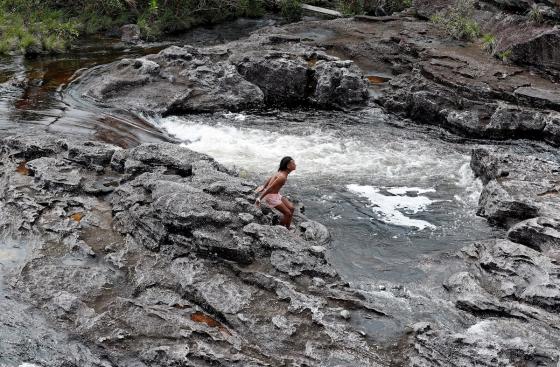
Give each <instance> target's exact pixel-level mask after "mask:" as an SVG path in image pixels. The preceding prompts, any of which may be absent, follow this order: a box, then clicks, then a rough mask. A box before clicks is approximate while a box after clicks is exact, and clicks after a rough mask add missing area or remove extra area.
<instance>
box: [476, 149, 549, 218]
mask: <svg viewBox="0 0 560 367" xmlns="http://www.w3.org/2000/svg"><path fill="white" fill-rule="evenodd" d="M471 167H472V169H473V171H474V172H475V174H476V175H477V176H479V177H481V179H482V181H483V182H484V184H485V186H484V189H483V190H482V194H481V196H480V200H479V209H478V214H480V215H482V216H484V217H486V218H488V219H489V220H490V221H493V222H497V223H500V224H502V225H505V226H506V227H510V226H512V225H514V224H515V223H517V222H519V221H522V220H526V219H530V218H534V217H537V216H548V217H552V218H556V217H557V216H558V210H560V197H559V196H558V189H557V188H556V182H557V172H558V169H559V168H558V167H559V165H558V164H557V163H555V162H553V161H547V160H544V159H541V158H538V157H532V156H527V155H520V154H515V153H511V152H500V151H497V150H493V149H487V148H477V149H474V150H473V152H472V159H471Z"/></svg>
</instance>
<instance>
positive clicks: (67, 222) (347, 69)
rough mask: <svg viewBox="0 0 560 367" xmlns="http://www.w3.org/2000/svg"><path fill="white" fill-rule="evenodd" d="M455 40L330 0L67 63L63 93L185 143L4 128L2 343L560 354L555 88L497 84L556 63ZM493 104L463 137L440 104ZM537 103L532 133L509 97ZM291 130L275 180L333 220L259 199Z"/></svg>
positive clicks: (30, 356) (142, 353)
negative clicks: (330, 6)
mask: <svg viewBox="0 0 560 367" xmlns="http://www.w3.org/2000/svg"><path fill="white" fill-rule="evenodd" d="M462 45H463V46H464V47H463V46H460V45H459V46H458V44H457V41H453V40H450V39H449V38H447V36H446V35H445V34H444V33H443V31H442V30H441V29H439V28H437V27H435V26H434V25H433V24H432V23H430V22H426V21H422V20H419V19H414V18H410V17H406V16H405V17H390V18H387V17H382V18H361V19H360V18H357V19H339V20H332V21H316V22H305V23H299V24H298V23H296V24H292V25H286V26H281V27H278V26H274V27H266V28H263V29H260V30H258V31H256V32H255V33H254V34H253V35H251V36H250V37H249V38H247V39H242V40H238V41H234V42H230V43H224V44H220V45H214V46H208V45H196V46H185V47H178V46H173V47H169V48H165V49H163V50H161V51H160V50H155V51H156V52H157V53H154V54H152V55H148V56H142V55H138V56H132V57H128V58H126V59H125V60H116V61H114V62H111V63H109V64H106V65H100V66H96V67H94V68H90V69H88V70H86V71H82V72H80V73H79V74H78V75H77V76H76V77H75V78H72V80H73V82H72V84H71V85H70V86H68V87H66V88H64V89H63V91H62V94H63V96H64V98H69V97H71V98H72V99H73V100H75V101H78V102H80V103H82V105H83V106H87V108H89V109H90V110H91V111H96V112H97V113H98V112H99V111H116V110H117V108H121V109H122V107H125V108H126V111H122V112H126V113H128V114H129V115H128V116H130V114H133V115H134V114H136V116H137V117H141V118H142V121H144V123H147V124H151V125H150V126H151V127H152V128H153V129H154V130H157V131H159V132H160V133H163V134H162V136H163V137H165V138H170V137H172V136H173V137H174V138H175V139H177V142H181V143H182V145H184V146H183V147H181V146H180V145H179V144H169V143H151V144H140V145H138V143H142V141H141V140H142V137H141V136H139V137H138V136H137V138H138V140H139V141H136V142H134V143H131V144H128V145H126V144H123V146H124V147H125V148H126V149H121V148H120V147H117V146H115V145H113V144H106V143H101V142H99V140H105V139H104V138H105V137H104V136H95V140H97V141H87V140H88V139H84V138H81V139H80V138H77V139H75V138H72V137H68V136H65V134H61V133H54V134H45V133H44V132H42V133H40V134H33V133H29V132H28V133H26V134H18V135H16V134H13V131H12V132H10V131H9V130H7V131H5V133H6V135H10V136H9V137H4V138H3V139H2V140H1V141H0V145H1V146H2V153H1V155H0V160H1V162H2V165H1V168H2V174H1V175H0V179H1V180H3V185H2V187H3V190H2V192H1V194H2V196H1V213H2V214H1V215H0V225H1V226H2V229H3V233H5V234H6V235H7V237H6V238H5V239H4V240H3V241H2V242H1V243H0V244H1V247H0V249H1V250H2V251H1V252H0V254H1V256H0V259H2V261H1V265H2V267H3V269H6V272H5V273H3V274H5V275H4V278H3V279H2V282H0V284H1V285H0V287H2V288H0V307H1V308H2V309H3V310H5V312H4V313H3V314H2V316H0V333H1V334H2V335H6V336H7V339H6V340H9V343H6V344H5V345H2V346H0V348H4V349H3V350H1V349H0V352H1V353H0V355H1V356H2V357H4V356H7V357H4V358H5V359H6V362H4V361H3V360H0V362H3V363H6V364H8V365H14V366H20V365H21V364H22V363H24V362H25V363H33V364H36V365H44V366H51V365H52V366H59V365H63V364H64V363H70V364H74V365H86V366H109V365H114V366H121V365H139V366H169V365H175V364H191V365H195V366H197V365H200V366H204V365H208V364H209V363H212V364H216V365H224V366H248V365H249V366H261V365H262V366H264V365H274V366H276V365H278V366H281V365H287V364H292V365H310V366H331V365H332V366H340V365H343V366H356V365H360V366H362V365H363V366H395V365H397V366H436V365H445V366H473V367H474V366H481V365H487V366H503V367H506V366H508V367H509V366H512V365H531V364H538V365H543V366H550V367H555V366H556V365H557V364H558V361H559V358H560V355H559V354H558V350H560V340H559V339H558V329H559V328H560V326H559V325H560V320H558V317H557V315H556V311H557V309H558V302H559V297H558V290H559V289H560V285H559V284H558V279H557V276H556V274H558V272H560V269H559V268H558V244H559V243H560V242H559V240H558V238H559V236H558V232H559V231H560V226H559V225H558V223H559V222H560V218H557V215H558V214H557V213H558V209H559V208H558V205H559V203H558V190H557V181H558V180H559V178H558V172H559V169H558V167H559V162H560V159H559V158H558V153H557V149H556V148H554V147H553V146H551V145H550V144H549V142H550V143H553V144H554V139H550V136H551V135H550V133H549V131H550V129H551V126H552V127H553V126H554V123H551V122H548V121H549V120H548V118H549V117H550V116H552V115H553V114H554V113H555V109H554V108H550V106H554V104H553V102H554V101H551V102H548V104H547V105H541V107H540V108H539V107H536V106H533V105H529V104H527V103H526V102H525V101H524V100H523V99H519V100H515V99H512V98H506V97H508V96H509V95H510V94H512V93H513V94H514V95H515V92H516V91H517V90H518V89H519V88H539V89H540V90H545V91H547V93H549V94H550V93H554V88H555V86H556V84H555V80H554V79H553V77H554V73H553V68H550V66H546V65H545V66H546V67H545V68H542V67H541V68H540V69H533V71H532V72H531V71H528V69H527V68H526V67H521V66H515V65H504V64H502V63H501V61H499V60H497V59H495V58H494V57H492V56H491V55H488V54H485V53H484V51H482V50H480V49H479V48H476V47H472V45H464V44H462ZM461 60H462V61H461ZM465 60H476V61H477V64H474V67H475V70H476V71H477V73H474V74H473V76H472V77H470V78H467V77H466V76H465V75H470V74H468V73H467V71H469V70H471V69H469V65H467V64H466V61H465ZM463 61H464V63H463ZM459 64H460V65H459ZM541 66H542V65H541ZM435 68H437V71H438V72H439V73H438V74H437V75H438V77H431V76H432V75H435V74H436V73H435V72H434V71H433V70H434V69H435ZM441 70H448V71H449V72H441ZM481 70H483V71H488V72H487V73H486V74H484V75H482V74H480V71H481ZM498 70H501V71H503V72H504V74H499V73H497V71H498ZM536 70H538V71H539V72H536ZM430 71H431V73H430ZM471 71H472V70H471ZM549 71H551V72H549ZM510 72H511V73H510ZM481 75H482V76H481ZM123 76H126V78H122V77H123ZM459 76H462V77H463V78H464V79H459ZM478 77H480V78H481V80H483V81H482V82H481V83H482V84H480V83H479V84H477V79H476V78H478ZM119 78H121V79H119ZM457 80H458V81H457ZM465 80H466V81H465ZM521 80H524V81H525V85H523V84H522V82H521ZM405 81H408V84H405ZM473 85H476V86H478V87H479V88H480V89H474V87H473ZM481 86H484V88H482V87H481ZM15 87H16V88H17V86H15ZM241 87H243V88H241ZM543 88H544V89H543ZM546 88H549V89H546ZM523 90H525V89H521V91H523ZM169 91H172V92H173V93H171V92H169ZM216 91H220V96H219V97H220V98H216V95H215V92H216ZM476 91H478V92H480V93H475V92H476ZM431 92H433V93H431ZM517 92H519V91H517ZM166 93H167V94H166ZM452 93H453V95H454V97H455V99H454V100H452V101H451V102H456V105H447V104H439V103H438V100H437V99H435V98H436V97H438V96H449V95H450V94H452ZM164 94H166V95H173V96H174V98H173V100H172V101H171V99H169V98H161V96H162V95H164ZM517 94H519V93H517ZM545 94H546V93H545ZM422 96H424V97H425V98H424V99H422V98H421V97H422ZM398 97H402V99H399V98H398ZM170 101H171V103H170ZM194 101H196V102H197V103H194ZM387 101H395V103H394V104H395V106H401V107H402V109H401V110H399V109H396V108H395V109H393V108H392V107H391V106H392V104H391V103H390V102H387ZM417 101H420V102H418V105H420V106H428V105H429V106H432V107H433V108H430V109H428V108H424V109H422V110H421V111H422V113H418V114H413V113H411V111H414V110H413V109H411V108H410V106H409V105H408V104H407V103H416V102H417ZM446 101H447V100H446ZM473 101H474V102H476V103H474V104H470V103H471V102H473ZM397 102H402V103H401V104H397ZM451 102H450V103H451ZM248 103H249V104H250V106H251V108H252V109H251V110H249V111H247V110H246V108H247V104H248ZM253 103H254V104H253ZM504 103H505V107H504V108H503V109H502V110H500V111H502V112H503V110H505V111H509V112H510V114H509V115H504V116H506V117H504V118H503V119H502V120H501V121H503V122H504V123H503V124H502V125H499V126H498V127H496V124H497V123H496V120H495V119H496V118H497V117H495V118H494V120H493V122H492V121H490V122H492V124H491V125H484V124H483V123H487V122H489V121H486V120H485V119H482V120H481V122H480V124H481V125H475V127H477V128H476V129H474V131H476V133H473V134H471V133H470V132H469V130H468V129H466V128H465V126H466V125H461V124H455V125H453V124H452V123H451V122H452V121H451V120H447V119H446V120H445V121H443V120H441V119H439V118H440V117H441V116H442V115H443V116H451V115H456V114H460V113H462V112H469V113H470V114H475V113H479V112H480V111H481V110H483V109H480V110H479V109H476V108H474V107H473V106H480V105H482V106H484V108H488V109H490V108H498V107H501V106H503V105H504ZM450 106H451V107H455V108H457V107H458V106H462V109H460V110H447V109H449V108H451V107H450ZM513 109H515V112H512V111H513ZM70 110H71V109H70ZM233 110H237V111H236V112H232V111H233ZM446 110H447V112H446ZM418 111H420V109H418ZM388 112H393V114H391V113H388ZM498 112H499V111H494V113H493V114H492V116H499V115H500V114H499V113H498ZM64 113H65V114H66V113H71V112H64ZM536 113H539V114H540V116H541V117H542V118H543V120H544V121H545V122H544V125H543V126H542V129H541V128H539V129H533V130H531V131H530V133H528V134H523V133H522V132H523V131H524V130H523V129H522V127H520V126H521V125H519V124H515V121H517V120H514V119H513V118H514V117H516V116H518V115H519V116H534V114H536ZM160 114H164V115H166V116H161V115H160ZM119 116H121V117H122V116H126V114H121V115H119ZM405 116H406V117H411V118H412V119H405V118H403V117H405ZM122 121H126V119H125V118H123V120H122ZM453 121H454V120H453ZM523 121H525V120H523ZM506 122H509V123H506ZM97 123H98V122H95V124H97ZM115 123H117V124H118V121H116V122H115ZM54 125H56V124H54ZM99 126H103V125H102V124H99ZM333 126H334V127H333ZM547 126H548V128H547ZM121 127H125V125H121ZM545 128H546V130H545ZM159 129H161V130H159ZM123 130H124V132H125V133H126V130H127V129H126V128H124V129H123ZM47 131H48V130H47ZM51 132H52V131H51ZM74 132H75V133H76V131H74ZM76 135H78V134H76ZM113 138H114V137H113ZM105 141H106V140H105ZM368 144H369V145H368ZM287 149H291V150H293V151H295V152H296V153H297V154H298V156H296V157H295V158H296V160H298V168H299V169H298V171H296V172H295V175H294V176H293V178H292V177H291V178H290V182H294V183H298V181H299V182H300V183H301V184H302V186H296V187H289V186H288V187H286V190H287V191H288V190H291V191H292V193H294V192H296V193H299V195H297V196H296V198H297V199H299V203H298V208H302V205H303V206H304V207H305V214H306V216H308V217H309V218H313V219H317V218H321V220H322V221H323V218H324V219H325V223H328V224H329V228H331V229H333V230H330V231H329V229H328V228H326V227H324V226H323V225H320V224H318V223H317V222H314V221H313V220H310V219H308V218H306V217H304V216H303V215H298V218H297V221H296V227H295V230H294V231H292V232H288V231H286V230H284V229H282V228H280V227H278V226H275V225H274V224H275V223H277V221H278V218H277V216H276V215H275V214H274V213H272V212H270V211H268V210H266V209H265V210H264V211H260V210H257V209H256V208H255V207H254V206H253V202H252V194H251V193H252V190H253V188H254V187H255V186H256V183H255V182H254V181H253V177H254V176H255V175H256V176H259V177H258V178H262V177H260V175H264V174H265V173H266V172H268V171H269V170H273V169H274V167H270V169H269V168H268V167H267V168H266V170H262V171H259V168H258V167H262V165H263V162H262V161H263V160H266V161H268V160H273V157H274V156H275V155H276V154H281V153H282V154H281V155H283V153H284V152H285V151H286V150H287ZM204 153H208V154H204ZM299 156H302V157H304V158H303V159H302V160H301V161H299ZM469 164H470V167H471V168H472V172H471V169H470V168H469ZM332 171H334V174H333V173H332ZM298 174H300V175H301V176H300V177H298V176H297V175H298ZM474 174H476V175H477V176H478V177H480V181H479V182H477V181H476V180H474V177H473V175H474ZM302 194H304V196H303V195H302ZM300 211H301V210H300ZM475 211H476V212H477V213H478V214H479V215H480V216H482V217H483V218H486V219H488V223H489V226H488V225H486V224H482V223H481V222H483V218H481V217H478V218H475V217H474V214H475ZM454 216H456V217H454ZM454 221H455V222H454ZM337 223H338V224H337ZM446 232H452V234H451V235H450V234H448V233H446ZM389 234H390V235H389ZM440 236H443V237H440ZM445 236H447V237H445ZM446 241H448V243H446ZM467 241H468V243H467V244H466V246H465V243H466V242H467ZM368 266H370V268H368ZM368 274H369V275H370V276H369V277H368ZM353 275H356V276H355V278H352V276H353ZM2 297H4V298H2ZM25 307H28V308H29V310H30V312H28V313H25V315H23V314H22V313H17V312H15V311H14V310H15V309H17V310H19V309H21V308H25ZM14 319H15V320H16V322H15V324H16V326H13V325H14V321H13V320H14ZM45 335H51V336H52V337H51V338H45ZM29 339H31V340H33V346H32V347H27V348H23V346H24V345H25V346H27V345H28V344H26V343H28V342H27V341H28V340H29ZM62 346H63V347H64V348H62Z"/></svg>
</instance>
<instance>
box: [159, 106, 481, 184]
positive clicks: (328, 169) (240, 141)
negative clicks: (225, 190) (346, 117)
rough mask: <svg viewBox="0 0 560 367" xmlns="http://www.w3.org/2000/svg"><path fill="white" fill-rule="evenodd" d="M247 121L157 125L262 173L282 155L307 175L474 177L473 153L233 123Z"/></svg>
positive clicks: (401, 179)
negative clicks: (470, 162) (282, 130)
mask: <svg viewBox="0 0 560 367" xmlns="http://www.w3.org/2000/svg"><path fill="white" fill-rule="evenodd" d="M245 119H246V116H244V115H241V114H227V115H226V117H225V118H224V121H223V122H218V123H216V124H208V123H207V122H205V121H204V120H203V119H201V120H198V119H197V118H196V117H190V118H181V117H168V118H164V119H161V120H159V121H158V122H157V123H158V124H159V125H160V126H161V127H162V128H163V129H165V130H166V131H167V132H168V133H169V134H170V135H172V136H174V137H177V138H178V139H180V140H182V141H184V145H185V146H187V147H188V148H190V149H192V150H195V151H198V152H202V153H206V154H209V155H210V156H212V157H214V158H215V159H217V160H218V161H219V162H221V163H223V164H225V165H227V166H230V167H242V168H244V169H247V170H249V171H252V172H257V173H267V172H272V171H273V170H274V169H275V168H276V166H277V164H278V162H279V161H280V158H282V157H283V156H286V155H290V156H292V157H293V158H294V159H295V160H296V162H297V163H298V169H297V171H296V172H295V174H296V175H297V176H303V177H317V176H342V175H349V176H351V177H359V178H370V179H371V180H372V182H376V183H377V182H383V181H384V182H386V183H389V184H390V183H395V182H396V183H400V184H410V183H413V184H414V183H418V182H419V181H418V180H420V181H422V180H426V179H427V180H430V179H431V178H432V177H435V176H440V175H442V174H448V175H450V176H452V177H451V178H455V180H456V181H457V183H458V185H472V184H473V181H474V180H473V176H472V174H470V175H465V174H464V172H461V170H463V168H462V167H463V166H465V165H466V168H467V169H469V168H468V162H469V160H470V157H469V156H468V155H465V154H459V153H454V152H442V151H441V149H438V147H435V146H433V145H432V144H430V143H429V142H424V141H420V140H417V141H415V140H386V139H385V137H383V136H375V135H373V136H364V137H363V139H361V137H360V136H350V137H341V136H340V131H328V130H321V131H318V132H312V133H308V132H305V133H299V134H290V133H284V132H277V131H269V130H266V126H263V127H262V128H261V127H259V128H253V127H243V126H234V125H231V124H229V123H228V120H233V121H245ZM443 154H446V156H445V159H442V155H443ZM469 171H470V169H469ZM463 180H468V182H463ZM402 186H405V185H402Z"/></svg>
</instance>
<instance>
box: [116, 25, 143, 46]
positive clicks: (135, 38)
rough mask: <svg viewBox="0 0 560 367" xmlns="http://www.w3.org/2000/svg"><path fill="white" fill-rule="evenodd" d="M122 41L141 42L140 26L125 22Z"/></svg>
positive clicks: (122, 28)
mask: <svg viewBox="0 0 560 367" xmlns="http://www.w3.org/2000/svg"><path fill="white" fill-rule="evenodd" d="M120 31H121V41H123V42H126V43H138V42H140V36H141V32H140V27H139V26H138V25H137V24H125V25H123V26H122V27H121V29H120Z"/></svg>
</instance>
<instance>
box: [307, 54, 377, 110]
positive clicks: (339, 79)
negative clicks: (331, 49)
mask: <svg viewBox="0 0 560 367" xmlns="http://www.w3.org/2000/svg"><path fill="white" fill-rule="evenodd" d="M315 80H316V82H315V83H316V85H315V93H314V95H313V100H314V101H315V103H317V104H318V105H319V106H326V107H332V106H336V107H342V108H344V107H351V106H356V105H363V104H365V103H366V101H367V100H368V97H369V94H368V89H367V87H368V86H367V82H366V81H365V79H364V77H363V75H362V72H361V71H360V69H359V68H358V67H357V66H356V65H355V64H354V63H353V62H351V61H318V62H317V64H316V66H315Z"/></svg>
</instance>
